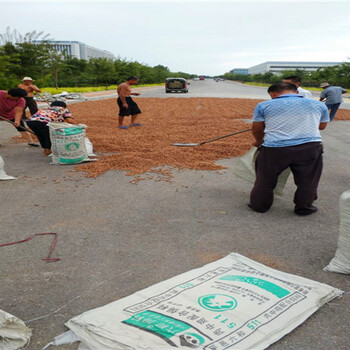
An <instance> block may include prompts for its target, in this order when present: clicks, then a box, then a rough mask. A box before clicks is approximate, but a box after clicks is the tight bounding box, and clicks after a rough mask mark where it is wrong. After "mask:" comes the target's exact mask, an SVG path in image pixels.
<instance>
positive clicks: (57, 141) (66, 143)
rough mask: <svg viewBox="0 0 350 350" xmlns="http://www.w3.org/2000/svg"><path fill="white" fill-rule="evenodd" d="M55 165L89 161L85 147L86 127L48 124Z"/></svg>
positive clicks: (81, 125)
mask: <svg viewBox="0 0 350 350" xmlns="http://www.w3.org/2000/svg"><path fill="white" fill-rule="evenodd" d="M47 125H48V127H49V128H50V139H51V144H52V146H51V152H52V163H53V164H78V163H82V162H84V161H87V160H88V159H89V156H88V154H87V151H86V145H85V129H86V125H83V124H79V125H73V124H69V123H48V124H47Z"/></svg>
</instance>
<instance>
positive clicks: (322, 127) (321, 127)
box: [319, 123, 328, 130]
mask: <svg viewBox="0 0 350 350" xmlns="http://www.w3.org/2000/svg"><path fill="white" fill-rule="evenodd" d="M327 124H328V123H320V126H319V129H320V130H324V129H326V127H327Z"/></svg>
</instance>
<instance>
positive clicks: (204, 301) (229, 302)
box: [198, 294, 237, 312]
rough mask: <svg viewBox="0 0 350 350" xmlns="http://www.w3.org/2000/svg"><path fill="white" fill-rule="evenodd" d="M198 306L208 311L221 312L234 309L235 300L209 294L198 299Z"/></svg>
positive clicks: (226, 296) (224, 295)
mask: <svg viewBox="0 0 350 350" xmlns="http://www.w3.org/2000/svg"><path fill="white" fill-rule="evenodd" d="M198 304H199V305H200V306H201V307H203V308H204V309H207V310H209V311H215V312H222V311H227V310H233V309H235V308H236V306H237V300H236V299H235V298H232V297H231V296H229V295H226V294H209V295H203V296H202V297H200V298H199V299H198Z"/></svg>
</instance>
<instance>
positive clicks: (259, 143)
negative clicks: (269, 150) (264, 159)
mask: <svg viewBox="0 0 350 350" xmlns="http://www.w3.org/2000/svg"><path fill="white" fill-rule="evenodd" d="M262 144H263V143H262V142H257V141H255V142H253V146H254V147H260V146H261V145H262Z"/></svg>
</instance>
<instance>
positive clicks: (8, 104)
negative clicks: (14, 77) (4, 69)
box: [0, 88, 38, 147]
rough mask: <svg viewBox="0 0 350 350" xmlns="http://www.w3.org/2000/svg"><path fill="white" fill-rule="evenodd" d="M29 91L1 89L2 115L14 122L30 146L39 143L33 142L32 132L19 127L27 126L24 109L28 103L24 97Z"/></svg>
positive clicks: (0, 107) (0, 114)
mask: <svg viewBox="0 0 350 350" xmlns="http://www.w3.org/2000/svg"><path fill="white" fill-rule="evenodd" d="M26 96H27V92H26V91H25V90H24V89H21V88H13V89H10V90H9V91H3V90H1V91H0V116H1V117H4V118H6V119H8V120H10V121H11V122H13V123H14V126H15V128H16V129H17V131H18V132H20V133H21V135H22V137H23V138H24V139H25V140H26V141H27V142H28V145H29V146H35V147H37V146H38V145H37V144H36V143H33V138H32V137H31V135H30V133H29V132H27V131H25V130H23V129H21V128H19V127H20V126H21V127H22V128H25V125H24V123H23V120H22V116H23V110H24V107H25V105H26V101H25V100H24V97H26Z"/></svg>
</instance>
